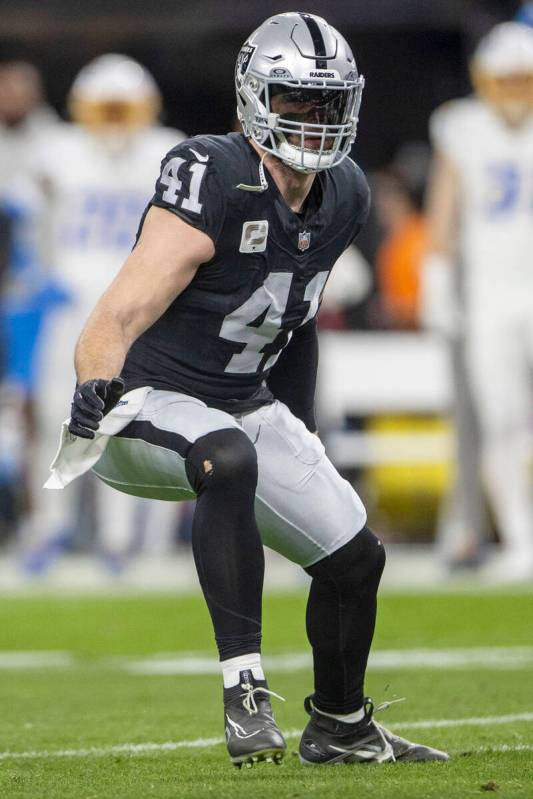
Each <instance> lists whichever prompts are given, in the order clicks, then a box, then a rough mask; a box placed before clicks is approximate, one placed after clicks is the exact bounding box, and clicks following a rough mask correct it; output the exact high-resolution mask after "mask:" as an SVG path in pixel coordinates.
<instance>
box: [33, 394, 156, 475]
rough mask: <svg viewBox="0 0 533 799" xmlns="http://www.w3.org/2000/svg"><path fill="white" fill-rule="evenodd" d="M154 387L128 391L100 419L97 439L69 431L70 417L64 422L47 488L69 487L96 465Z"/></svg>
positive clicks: (96, 434) (135, 414) (133, 417)
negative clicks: (83, 436) (111, 439)
mask: <svg viewBox="0 0 533 799" xmlns="http://www.w3.org/2000/svg"><path fill="white" fill-rule="evenodd" d="M150 391H152V388H151V387H150V386H146V387H143V388H136V389H134V390H133V391H128V393H127V394H124V396H123V397H122V398H121V399H120V400H119V401H118V403H117V404H116V405H115V407H114V408H113V409H112V410H111V411H109V413H108V414H106V416H104V418H103V419H102V421H101V422H100V427H99V428H98V430H97V431H96V433H95V436H94V438H79V437H78V436H74V435H72V433H70V432H69V429H68V426H69V422H70V419H66V420H65V421H64V422H63V424H62V425H61V435H60V438H59V448H58V450H57V453H56V456H55V458H54V460H53V461H52V464H51V466H50V471H51V472H52V474H51V475H50V477H49V478H48V480H47V481H46V483H45V484H44V488H65V486H67V485H68V484H69V483H71V482H72V481H73V480H75V479H76V477H79V476H80V475H82V474H85V472H88V471H89V469H90V468H91V467H92V466H94V464H95V463H96V462H97V461H98V460H99V459H100V457H101V455H102V453H103V452H104V450H105V448H106V447H107V444H108V442H109V438H110V436H114V435H116V433H120V431H121V430H123V429H124V428H125V427H126V425H127V424H129V423H130V422H131V421H132V420H133V419H135V417H136V416H137V414H138V413H139V411H140V410H141V408H142V406H143V405H144V401H145V399H146V397H147V395H148V394H149V393H150Z"/></svg>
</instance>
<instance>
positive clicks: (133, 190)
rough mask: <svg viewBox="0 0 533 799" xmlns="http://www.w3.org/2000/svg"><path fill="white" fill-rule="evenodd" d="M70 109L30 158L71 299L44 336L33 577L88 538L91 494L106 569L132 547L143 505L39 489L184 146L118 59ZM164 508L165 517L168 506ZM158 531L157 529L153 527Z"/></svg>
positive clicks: (98, 71)
mask: <svg viewBox="0 0 533 799" xmlns="http://www.w3.org/2000/svg"><path fill="white" fill-rule="evenodd" d="M68 110H69V114H70V117H71V119H72V123H71V124H62V125H60V126H58V127H56V128H55V129H54V130H53V131H50V132H49V133H48V134H47V135H43V136H42V137H40V140H39V143H38V146H36V148H35V150H34V152H33V157H32V176H33V178H34V179H35V180H36V182H37V183H38V185H39V186H40V188H41V190H42V192H43V194H44V197H45V201H46V232H47V238H48V241H47V242H46V249H47V260H48V262H49V264H50V267H51V271H52V274H53V276H54V278H55V280H56V281H57V283H58V284H59V285H60V286H61V289H62V291H63V292H64V295H65V298H66V301H65V303H64V304H63V305H62V306H61V307H60V308H58V309H57V310H56V312H55V313H54V314H53V315H51V316H49V317H48V321H47V324H46V327H45V330H44V333H43V342H42V350H41V357H42V368H41V380H40V383H39V391H38V394H37V396H38V408H37V413H38V433H39V440H38V457H37V458H36V460H35V464H34V482H35V492H36V496H37V497H38V502H37V504H36V508H35V512H34V514H33V518H32V523H31V525H30V528H29V536H28V537H29V544H28V547H29V548H28V552H29V554H28V555H27V556H26V558H25V565H26V566H27V567H28V568H29V569H30V570H33V571H40V570H42V569H43V568H44V567H45V566H46V565H47V563H48V562H49V560H50V558H51V557H52V556H53V555H54V554H55V553H57V552H58V551H61V550H62V549H63V548H64V547H65V546H66V545H67V544H68V545H70V544H71V542H72V535H73V531H74V529H75V528H76V529H77V528H79V525H80V524H81V526H82V529H83V528H84V527H85V530H86V531H87V528H88V530H89V534H90V531H91V530H92V527H93V524H92V521H94V519H93V514H94V509H93V505H92V502H90V501H88V500H87V493H88V495H89V497H90V498H91V499H94V498H95V499H96V522H95V523H96V527H97V528H98V529H99V531H100V535H99V538H100V549H101V552H102V553H103V554H104V555H105V557H106V560H107V563H108V565H109V566H110V567H111V568H120V567H121V566H122V564H123V556H124V555H125V554H126V553H127V552H128V548H129V547H130V545H131V541H132V535H134V531H135V529H136V527H135V518H136V514H137V513H138V512H139V511H140V509H141V508H142V506H143V501H142V500H140V501H139V500H134V499H132V498H130V497H127V496H126V495H121V494H119V493H118V492H113V491H111V490H110V489H108V488H107V487H106V486H103V485H101V484H100V483H98V485H96V482H97V481H94V483H92V481H91V483H92V485H91V486H90V487H88V486H87V485H86V486H85V487H84V491H83V494H82V496H83V497H84V499H82V500H80V497H79V496H77V495H76V491H74V492H70V495H69V494H67V495H66V496H64V497H61V496H58V495H57V493H56V495H53V493H54V492H49V491H47V492H43V491H41V490H40V489H41V486H42V483H43V480H44V479H46V476H47V474H48V466H49V464H50V461H51V459H52V458H53V456H54V453H55V450H56V448H57V443H58V442H57V436H58V433H57V431H58V425H59V424H60V423H61V421H62V419H63V417H64V415H65V408H66V407H68V402H69V398H70V396H71V394H72V386H73V385H74V383H75V374H74V368H73V363H72V348H73V344H74V342H75V341H76V340H77V338H78V334H79V332H80V330H81V328H82V326H83V324H84V321H85V319H86V318H87V316H88V314H89V312H90V309H91V308H92V307H93V306H94V304H95V302H96V300H97V299H98V297H99V296H100V294H101V293H102V292H103V291H104V289H105V287H106V286H107V285H108V284H109V281H110V279H112V277H113V276H114V274H115V272H116V271H117V270H118V268H119V266H120V264H121V263H122V261H123V260H124V258H125V257H126V255H127V254H128V252H129V250H130V249H131V247H132V245H133V243H134V240H135V234H136V230H137V225H138V221H139V218H140V216H141V214H142V211H143V209H144V208H145V206H146V203H147V201H148V200H149V198H150V196H151V194H152V192H153V176H154V174H157V172H158V169H159V164H160V161H161V158H162V156H163V155H164V153H165V152H167V151H168V150H169V149H171V148H172V147H174V146H175V145H176V144H177V143H178V142H179V141H181V140H182V139H183V138H184V135H183V134H182V133H181V132H180V131H177V130H174V129H170V128H165V127H162V126H161V125H159V124H158V123H157V118H158V116H159V113H160V111H161V96H160V93H159V90H158V87H157V85H156V83H155V81H154V79H153V78H152V76H151V75H150V74H149V73H148V71H147V70H146V69H144V67H142V66H141V65H140V64H139V63H137V62H136V61H134V60H133V59H131V58H128V57H126V56H123V55H119V54H107V55H103V56H100V57H99V58H97V59H95V60H94V61H92V62H91V63H89V64H88V65H87V66H86V67H84V68H83V69H82V70H81V72H80V73H79V75H78V76H77V78H76V80H75V81H74V83H73V85H72V88H71V90H70V94H69V97H68ZM144 504H146V503H144ZM154 507H155V506H152V508H154ZM159 509H160V511H161V512H162V513H167V512H168V507H167V506H164V503H160V508H159ZM161 526H162V525H161V524H160V523H159V522H158V523H156V522H155V521H153V527H154V528H155V529H158V530H160V529H161ZM36 541H37V542H38V543H37V544H36Z"/></svg>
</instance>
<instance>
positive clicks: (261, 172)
mask: <svg viewBox="0 0 533 799" xmlns="http://www.w3.org/2000/svg"><path fill="white" fill-rule="evenodd" d="M267 155H268V153H267V152H266V151H265V152H264V153H263V155H262V157H261V161H260V163H259V184H260V185H259V186H248V185H247V184H246V183H239V184H238V185H237V186H235V188H236V189H242V191H257V192H263V191H266V190H267V189H268V181H267V179H266V176H265V167H264V166H263V161H264V160H265V158H266V156H267Z"/></svg>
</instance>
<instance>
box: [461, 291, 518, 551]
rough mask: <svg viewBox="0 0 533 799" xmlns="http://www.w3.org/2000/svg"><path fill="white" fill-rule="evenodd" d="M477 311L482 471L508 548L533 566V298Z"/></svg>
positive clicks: (471, 364) (473, 367)
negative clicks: (532, 459) (532, 469)
mask: <svg viewBox="0 0 533 799" xmlns="http://www.w3.org/2000/svg"><path fill="white" fill-rule="evenodd" d="M506 299H507V300H509V298H508V297H507V298H506V297H502V298H501V301H500V303H499V305H497V306H496V305H492V307H487V306H486V305H484V306H483V307H479V306H477V307H476V308H474V309H473V310H472V311H471V314H470V318H469V329H468V331H467V345H466V346H467V351H466V354H467V365H468V370H469V373H470V378H471V386H472V392H473V396H474V401H475V404H476V408H477V412H478V417H479V424H480V429H481V438H482V461H483V471H484V477H485V481H486V486H487V492H488V496H489V499H490V501H491V504H492V508H493V511H494V513H495V516H496V520H497V523H498V528H499V530H500V533H501V536H502V539H503V544H504V548H505V549H506V550H507V551H508V552H509V553H512V554H515V555H516V556H517V557H521V558H524V559H528V560H531V565H533V491H532V488H533V480H532V473H531V467H532V461H531V454H532V441H533V438H532V431H533V384H532V378H533V295H532V289H530V288H529V287H528V288H527V289H526V288H524V291H523V292H522V296H521V297H518V298H516V297H515V301H514V302H509V301H507V302H506Z"/></svg>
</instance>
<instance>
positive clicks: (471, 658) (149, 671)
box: [0, 646, 533, 676]
mask: <svg viewBox="0 0 533 799" xmlns="http://www.w3.org/2000/svg"><path fill="white" fill-rule="evenodd" d="M83 665H84V661H83V660H81V659H78V658H77V657H76V655H75V654H74V653H71V652H61V651H51V652H50V651H42V652H41V651H29V652H10V651H4V652H2V651H0V670H2V669H15V670H19V669H41V668H42V669H47V668H75V667H78V666H83ZM91 665H92V667H93V668H94V667H104V668H110V667H111V668H113V669H118V670H120V671H126V672H128V673H129V674H136V675H141V676H165V675H168V676H173V675H202V674H218V673H219V672H220V664H219V662H218V660H217V659H216V657H212V656H210V655H203V654H194V653H186V652H170V653H159V654H154V655H150V656H148V657H143V658H136V657H112V658H104V659H102V660H99V661H93V662H92V664H91ZM263 665H264V666H265V667H266V668H267V669H268V670H269V671H277V672H297V671H303V670H306V669H310V668H311V666H312V662H311V654H310V653H309V652H292V653H287V654H279V655H265V656H264V657H263ZM369 666H370V668H371V669H376V670H382V671H389V670H396V669H401V668H409V669H484V670H498V669H521V668H527V667H528V666H533V646H509V647H470V648H452V649H377V650H375V651H373V652H372V653H371V654H370V659H369Z"/></svg>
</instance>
